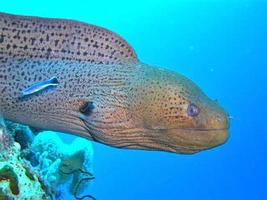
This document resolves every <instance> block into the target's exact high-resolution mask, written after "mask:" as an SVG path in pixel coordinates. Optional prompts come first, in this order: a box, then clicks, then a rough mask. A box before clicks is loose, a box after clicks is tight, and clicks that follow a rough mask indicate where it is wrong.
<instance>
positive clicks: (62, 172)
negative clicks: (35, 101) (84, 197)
mask: <svg viewBox="0 0 267 200" xmlns="http://www.w3.org/2000/svg"><path fill="white" fill-rule="evenodd" d="M31 150H32V151H33V152H35V155H36V157H37V159H38V162H39V165H38V166H36V167H35V171H38V172H39V174H40V177H41V178H42V179H43V182H44V183H45V185H46V186H47V187H48V188H50V190H51V191H50V192H51V193H52V194H53V196H54V197H55V198H56V197H57V199H60V198H62V196H64V198H65V199H70V198H71V197H70V195H72V196H74V197H75V198H76V199H77V196H78V195H79V194H81V193H82V192H83V191H84V189H85V188H87V187H88V183H89V182H90V181H91V180H92V179H93V175H92V174H91V173H90V171H92V158H93V148H92V144H91V142H89V141H88V140H85V139H82V138H77V139H75V140H74V141H73V143H72V144H70V145H68V144H65V143H63V142H62V140H61V139H60V138H59V136H58V135H57V134H56V133H55V132H50V131H46V132H41V133H39V134H38V135H37V136H36V137H35V138H34V141H33V143H32V145H31ZM82 180H83V181H82ZM85 180H86V181H85ZM67 196H68V198H67ZM88 196H90V195H88ZM92 199H93V197H92Z"/></svg>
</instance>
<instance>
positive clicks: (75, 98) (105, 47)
mask: <svg viewBox="0 0 267 200" xmlns="http://www.w3.org/2000/svg"><path fill="white" fill-rule="evenodd" d="M51 77H56V78H57V81H58V85H57V87H56V88H54V89H52V90H47V91H46V90H45V91H41V92H39V93H37V94H34V95H31V96H27V97H26V98H23V99H21V98H19V96H20V94H21V93H22V92H23V91H24V90H25V89H26V88H30V87H31V86H32V85H34V84H38V83H39V82H42V81H46V80H49V79H50V78H51ZM44 88H45V87H44ZM0 114H2V115H3V117H4V118H5V119H8V120H11V121H14V122H18V123H22V124H26V125H29V126H32V127H37V128H40V129H49V130H53V131H60V132H65V133H70V134H75V135H78V136H82V137H85V138H88V139H91V140H94V141H97V142H100V143H104V144H107V145H110V146H113V147H119V148H133V149H145V150H161V151H168V152H175V153H185V154H190V153H195V152H199V151H201V150H204V149H209V148H212V147H215V146H217V145H220V144H222V143H224V142H225V141H226V139H227V137H228V126H229V125H228V115H227V114H226V112H225V111H224V109H223V108H222V107H220V106H219V105H218V103H217V102H215V101H213V100H211V99H209V98H208V97H207V96H206V95H205V94H204V93H203V92H202V91H201V90H200V88H199V87H198V86H196V85H195V84H194V83H193V82H192V81H191V80H189V79H187V78H186V77H184V76H182V75H180V74H178V73H175V72H172V71H168V70H166V69H163V68H159V67H154V66H149V65H147V64H144V63H142V62H140V61H139V60H138V58H137V56H136V53H135V52H134V50H133V49H132V48H131V47H130V46H129V44H128V43H127V42H126V41H125V40H124V39H122V38H121V37H120V36H118V35H117V34H115V33H113V32H111V31H109V30H106V29H104V28H100V27H97V26H94V25H90V24H86V23H82V22H78V21H72V20H64V19H46V18H38V17H27V16H15V15H10V14H5V13H1V14H0Z"/></svg>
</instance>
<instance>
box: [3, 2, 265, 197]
mask: <svg viewBox="0 0 267 200" xmlns="http://www.w3.org/2000/svg"><path fill="white" fill-rule="evenodd" d="M0 11H1V12H8V13H12V14H20V15H33V16H42V17H53V18H69V19H76V20H80V21H84V22H88V23H92V24H96V25H99V26H102V27H105V28H108V29H110V30H112V31H114V32H116V33H118V34H120V35H121V36H122V37H123V38H125V39H126V40H127V41H128V42H129V43H130V44H131V45H132V46H133V48H134V49H135V50H136V52H137V55H138V57H139V59H140V60H141V61H143V62H145V63H149V64H153V65H158V66H162V67H166V68H168V69H171V70H174V71H177V72H179V73H182V74H184V75H185V76H187V77H189V78H190V79H192V80H193V81H194V82H195V83H197V84H198V85H199V86H200V87H201V88H202V89H203V90H204V91H205V93H206V94H208V96H210V97H212V98H214V99H218V101H219V102H220V104H221V105H222V106H223V107H224V108H225V109H226V110H227V111H228V112H229V113H230V115H231V116H232V119H231V128H230V138H229V140H228V141H227V143H226V144H224V145H222V146H220V147H217V148H214V149H211V150H207V151H203V152H200V153H198V154H194V155H177V154H171V153H165V152H150V151H140V150H122V149H115V148H111V147H108V146H104V145H101V144H94V149H95V156H94V175H95V177H96V179H95V181H94V183H93V184H92V185H91V187H90V188H89V193H90V194H92V195H94V196H95V197H96V198H97V199H99V200H196V199H197V200H224V199H225V200H230V199H233V200H239V199H240V200H244V199H260V200H264V199H267V192H266V191H267V117H266V116H267V106H266V104H267V1H266V0H232V1H230V0H229V1H227V0H202V1H201V0H135V1H126V0H113V1H112V0H110V1H108V0H102V1H97V0H95V1H92V0H72V1H71V0H45V1H44V0H1V1H0ZM63 137H64V138H65V140H71V139H72V137H71V136H63Z"/></svg>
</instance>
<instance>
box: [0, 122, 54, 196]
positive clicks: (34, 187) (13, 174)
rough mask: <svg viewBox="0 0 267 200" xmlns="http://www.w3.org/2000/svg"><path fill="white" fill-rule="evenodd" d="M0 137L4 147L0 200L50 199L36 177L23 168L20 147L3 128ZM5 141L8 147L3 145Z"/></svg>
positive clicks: (0, 170) (0, 164) (0, 169)
mask: <svg viewBox="0 0 267 200" xmlns="http://www.w3.org/2000/svg"><path fill="white" fill-rule="evenodd" d="M0 135H1V137H0V143H1V144H2V146H5V147H4V148H2V149H1V156H0V199H18V200H20V199H27V200H31V199H32V200H33V199H40V200H42V199H43V200H46V199H50V198H49V196H48V195H47V194H46V193H45V191H44V189H43V188H42V185H41V183H40V182H39V181H38V177H37V175H36V174H35V173H34V172H29V171H27V169H26V168H25V164H24V161H23V159H21V157H20V150H21V149H20V145H19V144H18V143H16V142H14V141H13V139H12V138H11V137H10V135H9V134H7V131H6V129H4V128H3V127H2V128H1V129H0ZM7 138H8V139H7ZM7 141H8V143H9V146H6V145H5V143H6V142H7ZM11 141H13V142H12V143H11Z"/></svg>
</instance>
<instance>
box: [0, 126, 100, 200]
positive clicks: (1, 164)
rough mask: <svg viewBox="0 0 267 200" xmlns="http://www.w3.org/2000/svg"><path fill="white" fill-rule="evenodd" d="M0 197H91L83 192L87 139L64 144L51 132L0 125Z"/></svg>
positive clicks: (90, 177)
mask: <svg viewBox="0 0 267 200" xmlns="http://www.w3.org/2000/svg"><path fill="white" fill-rule="evenodd" d="M0 150H1V154H0V200H2V199H7V200H13V199H17V200H24V199H25V200H31V199H38V200H52V199H55V200H60V199H62V200H64V199H68V200H71V199H79V200H81V199H85V198H86V199H95V198H94V197H93V196H91V195H89V194H86V195H84V196H82V194H83V191H84V190H85V188H88V186H89V183H90V182H91V180H93V179H94V177H93V175H92V174H91V171H92V158H93V148H92V144H91V142H89V141H87V140H85V139H82V138H77V139H75V140H74V142H73V143H72V144H65V143H63V142H62V140H61V139H60V137H59V136H58V135H57V134H56V133H55V132H49V131H46V132H41V133H39V134H38V135H37V136H35V135H34V134H33V133H32V132H31V130H30V129H29V127H27V126H23V125H19V124H15V123H11V122H8V123H7V126H0Z"/></svg>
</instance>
